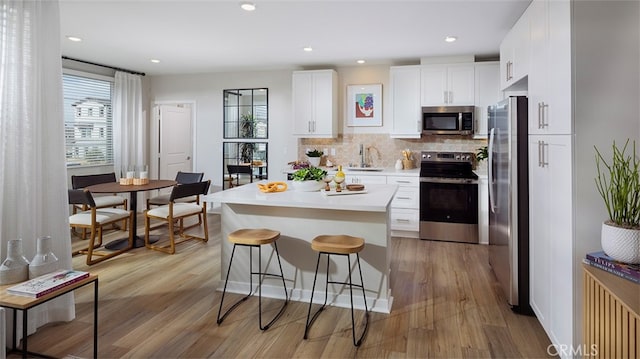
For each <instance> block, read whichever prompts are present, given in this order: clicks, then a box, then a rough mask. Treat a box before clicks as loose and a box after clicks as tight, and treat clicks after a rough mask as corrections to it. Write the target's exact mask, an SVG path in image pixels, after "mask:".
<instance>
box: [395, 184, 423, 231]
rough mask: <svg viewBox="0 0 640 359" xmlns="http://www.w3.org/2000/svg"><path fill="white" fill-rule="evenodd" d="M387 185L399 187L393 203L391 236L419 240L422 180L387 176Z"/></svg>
mask: <svg viewBox="0 0 640 359" xmlns="http://www.w3.org/2000/svg"><path fill="white" fill-rule="evenodd" d="M387 184H397V185H398V186H399V188H398V191H397V192H396V195H395V197H393V201H392V202H391V234H392V235H395V236H402V237H411V238H418V237H419V230H420V179H419V178H418V177H406V176H387Z"/></svg>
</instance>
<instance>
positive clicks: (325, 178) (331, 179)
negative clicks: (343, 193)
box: [322, 176, 333, 192]
mask: <svg viewBox="0 0 640 359" xmlns="http://www.w3.org/2000/svg"><path fill="white" fill-rule="evenodd" d="M322 180H323V181H324V183H326V185H325V186H324V190H325V191H327V192H329V191H331V186H329V184H330V183H331V181H333V176H324V178H323V179H322Z"/></svg>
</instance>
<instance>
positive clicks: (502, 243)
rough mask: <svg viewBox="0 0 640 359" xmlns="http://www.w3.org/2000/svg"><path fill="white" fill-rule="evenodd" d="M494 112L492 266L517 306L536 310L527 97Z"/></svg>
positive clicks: (491, 121) (491, 112)
mask: <svg viewBox="0 0 640 359" xmlns="http://www.w3.org/2000/svg"><path fill="white" fill-rule="evenodd" d="M488 111H489V116H488V117H489V122H488V125H489V128H488V133H489V148H488V152H489V163H488V179H489V264H490V265H491V268H492V269H493V272H494V273H495V276H496V278H497V279H498V282H499V284H500V286H501V287H502V289H503V291H504V294H505V297H506V299H507V301H508V303H509V304H510V305H511V306H512V309H513V310H514V311H516V312H520V313H524V314H530V313H532V311H531V307H530V305H529V199H528V188H529V184H528V183H529V181H528V147H527V144H528V140H527V98H526V97H525V96H512V97H508V98H506V99H505V100H503V101H501V102H499V103H498V104H496V105H494V106H489V108H488Z"/></svg>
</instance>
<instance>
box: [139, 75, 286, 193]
mask: <svg viewBox="0 0 640 359" xmlns="http://www.w3.org/2000/svg"><path fill="white" fill-rule="evenodd" d="M261 87H266V88H268V89H269V158H268V164H269V180H272V181H277V180H284V179H286V176H285V175H284V174H282V166H283V164H286V163H287V162H288V161H291V159H295V156H296V151H297V141H296V140H295V139H294V138H292V137H291V130H290V128H291V125H290V124H291V121H292V119H291V71H264V72H243V73H210V74H194V75H175V76H150V77H149V89H148V91H149V95H148V98H149V102H150V103H149V106H150V107H151V106H153V104H154V102H156V101H158V102H167V101H177V102H180V101H189V102H191V101H195V107H196V114H195V117H196V118H195V131H196V136H195V152H194V159H195V162H194V166H195V168H194V170H195V171H198V172H204V173H205V178H207V179H211V181H212V183H213V185H217V186H221V185H222V175H223V168H222V142H223V138H222V120H223V99H222V91H223V90H225V89H238V88H261Z"/></svg>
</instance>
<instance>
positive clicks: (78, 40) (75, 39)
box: [67, 36, 82, 42]
mask: <svg viewBox="0 0 640 359" xmlns="http://www.w3.org/2000/svg"><path fill="white" fill-rule="evenodd" d="M67 40H69V41H73V42H80V41H82V39H81V38H79V37H76V36H67Z"/></svg>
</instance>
